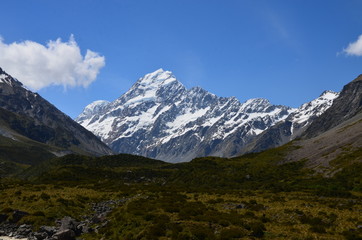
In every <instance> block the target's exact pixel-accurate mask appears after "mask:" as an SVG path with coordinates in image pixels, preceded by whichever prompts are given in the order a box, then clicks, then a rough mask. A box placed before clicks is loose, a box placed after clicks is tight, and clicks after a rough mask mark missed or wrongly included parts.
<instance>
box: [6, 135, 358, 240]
mask: <svg viewBox="0 0 362 240" xmlns="http://www.w3.org/2000/svg"><path fill="white" fill-rule="evenodd" d="M300 141H301V140H300ZM300 149H303V147H301V146H296V145H295V143H294V142H292V143H290V144H287V145H284V146H282V147H279V148H276V149H271V150H267V151H265V152H262V153H254V154H248V155H244V156H241V157H237V158H232V159H223V158H215V157H207V158H199V159H194V160H193V161H191V162H188V163H179V164H171V163H166V162H162V161H158V160H153V159H148V158H144V157H139V156H133V155H124V154H123V155H115V156H104V157H98V158H95V157H87V156H80V155H68V156H64V157H61V158H55V159H53V160H51V161H46V162H43V163H41V164H39V165H36V166H33V167H30V168H28V169H26V170H25V171H23V172H22V173H21V174H18V175H17V177H16V178H3V179H1V181H0V192H1V196H2V199H1V200H0V222H2V223H0V233H1V231H3V232H4V234H5V233H6V234H9V233H13V234H15V235H17V236H28V237H29V236H30V237H31V236H38V238H36V239H45V237H48V236H54V235H56V236H60V235H61V234H68V235H67V236H68V238H64V239H75V238H74V237H75V236H81V238H82V239H257V238H264V239H360V236H361V234H362V229H361V227H360V225H361V224H362V219H361V214H360V213H361V211H362V201H361V200H362V163H361V152H360V150H356V151H354V150H353V151H352V150H351V151H350V152H349V154H345V153H346V152H344V153H343V154H342V155H337V156H336V158H334V161H338V162H341V163H343V164H339V165H338V164H337V165H332V164H331V165H330V167H331V168H333V171H332V169H330V170H328V171H327V172H328V173H331V172H333V174H329V177H325V176H324V175H323V174H319V173H318V171H319V169H315V168H314V166H313V165H310V164H309V163H308V160H307V159H302V160H300V161H294V162H288V161H287V160H288V156H290V154H293V153H296V152H297V151H299V150H300ZM345 151H347V150H345ZM358 151H359V152H358ZM337 167H338V169H337ZM327 168H328V167H326V169H327ZM316 170H318V171H316ZM19 212H20V213H22V214H20V216H19ZM66 216H68V217H66ZM24 224H25V225H24ZM9 226H12V227H11V229H13V230H10V227H9ZM20 226H22V227H20ZM24 228H25V229H27V230H26V231H25V230H24ZM19 229H20V230H19ZM64 231H65V233H64ZM25 232H27V233H26V234H25ZM22 234H23V235H22ZM39 236H42V237H44V238H42V237H39ZM34 239H35V238H34Z"/></svg>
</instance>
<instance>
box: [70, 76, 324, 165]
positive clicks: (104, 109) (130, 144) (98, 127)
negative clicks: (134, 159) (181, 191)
mask: <svg viewBox="0 0 362 240" xmlns="http://www.w3.org/2000/svg"><path fill="white" fill-rule="evenodd" d="M316 104H319V103H318V102H317V103H316ZM306 108H307V107H306ZM323 110H324V109H320V111H323ZM90 112H91V113H92V114H89V113H90ZM296 112H297V109H293V108H290V107H287V106H280V105H273V104H271V103H270V102H269V101H268V100H267V99H262V98H256V99H250V100H247V101H246V102H244V103H241V102H239V101H238V100H237V99H236V98H235V97H229V98H225V97H218V96H216V95H215V94H212V93H209V92H208V91H206V90H204V89H202V88H200V87H194V88H191V89H186V88H185V87H184V86H183V85H182V84H181V83H180V82H179V81H177V79H176V77H175V76H174V75H173V74H172V73H171V72H170V71H164V70H163V69H158V70H157V71H155V72H153V73H149V74H146V75H145V76H144V77H142V78H140V79H139V80H138V81H137V82H136V83H135V84H134V85H133V86H132V87H131V88H130V89H129V90H128V91H127V92H126V93H125V94H123V95H122V96H121V97H119V98H118V99H116V100H115V101H113V102H109V103H108V102H105V101H96V102H94V103H91V104H90V105H88V106H87V107H86V108H85V109H84V111H83V113H81V114H80V115H79V116H78V117H77V118H76V121H77V122H78V123H80V124H81V125H82V126H84V127H85V128H87V129H88V130H90V131H92V132H93V133H94V134H95V135H97V136H98V137H100V138H101V139H102V140H103V141H104V142H105V143H106V144H107V145H108V146H110V147H111V148H112V149H113V150H114V151H116V152H120V153H131V154H138V155H143V156H147V157H151V158H156V159H160V160H165V161H168V162H180V161H189V160H191V159H193V158H195V157H201V156H207V155H213V156H222V157H230V156H234V155H235V154H237V153H239V151H240V149H242V148H243V147H244V146H246V145H247V144H248V143H249V142H251V141H252V140H253V139H254V138H255V137H256V136H257V135H259V134H260V133H262V132H264V131H265V130H267V129H269V128H270V127H272V126H274V125H275V124H277V123H279V122H281V121H283V120H285V119H286V118H287V117H289V116H290V115H291V114H293V113H294V114H296ZM311 114H312V113H311ZM303 117H306V118H309V117H310V116H309V115H305V114H304V115H303Z"/></svg>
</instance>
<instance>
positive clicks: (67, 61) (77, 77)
mask: <svg viewBox="0 0 362 240" xmlns="http://www.w3.org/2000/svg"><path fill="white" fill-rule="evenodd" d="M104 65H105V58H104V56H101V55H99V54H98V53H96V52H93V51H91V50H87V51H86V54H85V56H82V54H81V51H80V48H79V46H78V44H77V42H76V41H75V40H74V37H73V35H72V36H70V38H69V40H68V41H67V42H63V41H62V40H61V39H60V38H58V39H57V40H55V41H52V40H50V41H49V42H48V43H47V44H46V45H42V44H40V43H37V42H33V41H23V42H13V43H10V44H6V43H4V40H3V39H2V38H0V67H2V68H3V69H4V70H5V71H7V72H8V73H9V74H11V75H12V76H13V77H15V78H17V79H18V80H19V81H21V82H22V83H23V84H24V85H25V86H27V87H29V88H31V89H32V90H39V89H41V88H45V87H47V86H50V85H59V86H63V87H64V88H66V87H75V86H83V87H87V86H88V85H89V84H91V83H92V82H93V81H94V80H95V79H96V77H97V75H98V73H99V71H100V69H101V68H102V67H103V66H104Z"/></svg>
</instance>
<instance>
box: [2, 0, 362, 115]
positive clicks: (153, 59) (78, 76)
mask: <svg viewBox="0 0 362 240" xmlns="http://www.w3.org/2000/svg"><path fill="white" fill-rule="evenodd" d="M1 9H2V11H1V15H0V18H1V19H0V36H1V37H2V40H1V47H0V67H2V68H4V70H5V71H7V72H8V73H9V74H11V75H13V76H14V77H17V78H18V79H19V80H20V81H23V82H24V81H27V80H25V79H21V77H22V78H25V77H24V76H29V79H33V81H34V82H33V83H34V85H33V86H36V87H33V89H35V90H37V91H38V92H39V93H40V94H41V95H42V96H43V97H44V98H46V99H47V100H48V101H50V102H51V103H53V104H54V105H55V106H57V107H58V108H59V109H60V110H62V111H64V112H65V113H67V114H68V115H70V116H71V117H76V116H77V115H78V114H79V113H80V112H81V111H82V110H83V108H84V107H85V106H86V105H87V104H89V103H91V102H92V101H94V100H99V99H105V100H109V101H112V100H114V99H116V98H117V97H119V96H120V95H121V94H123V93H124V92H126V91H127V90H128V89H129V88H130V87H131V86H132V84H133V83H134V82H135V81H136V80H137V79H138V78H140V77H142V76H143V75H145V74H146V73H149V72H153V71H155V70H156V69H158V68H163V69H165V70H170V71H172V72H173V73H174V75H175V76H176V77H177V79H178V80H179V81H181V82H182V83H183V84H184V85H185V86H186V87H189V88H190V87H193V86H201V87H202V88H204V89H206V90H208V91H210V92H212V93H215V94H217V95H219V96H224V97H229V96H235V97H237V98H238V99H239V100H240V101H242V102H243V101H245V100H247V99H249V98H256V97H263V98H267V99H269V100H270V101H271V102H272V103H274V104H283V105H288V106H292V107H298V106H299V105H301V104H302V103H304V102H307V101H310V100H312V99H314V98H316V97H318V96H319V95H320V94H321V93H322V92H323V91H324V90H335V91H340V90H341V88H342V87H343V85H345V84H346V83H348V82H349V81H351V80H353V79H354V78H355V77H357V76H358V75H359V74H361V73H362V56H360V55H362V53H361V54H359V53H360V52H359V51H360V50H359V46H357V45H356V46H355V49H354V50H353V49H352V50H351V49H349V48H348V46H349V44H350V43H353V42H356V41H357V40H358V38H359V36H360V35H361V34H362V18H361V16H360V15H361V12H362V1H359V0H356V1H354V0H347V1H346V0H340V1H333V0H331V1H325V0H290V1H289V0H288V1H287V0H284V1H274V0H269V1H266V0H265V1H262V0H249V1H248V0H225V1H221V0H219V1H213V0H207V1H206V0H202V1H201V0H193V1H191V0H183V1H177V0H124V1H122V0H107V1H101V0H77V1H74V0H62V1H55V0H54V1H49V0H23V1H20V0H3V1H1ZM59 38H60V39H61V40H58V41H57V39H59ZM361 42H362V38H361ZM356 44H357V43H356ZM19 46H20V47H19ZM77 49H78V50H80V53H77V51H76V50H77ZM88 49H89V50H90V51H91V52H88V53H87V50H88ZM348 49H349V50H351V51H350V52H348V51H347V50H348ZM1 51H3V53H2V52H1ZM5 51H6V52H5ZM361 51H362V50H361ZM1 56H3V57H1ZM44 56H45V57H46V60H44V59H41V58H42V57H44ZM49 59H50V60H49ZM87 59H88V60H87ZM48 62H51V63H52V64H50V65H49V66H48ZM77 64H78V65H77ZM45 65H46V66H45ZM74 65H77V66H79V67H77V68H76V69H74V67H72V66H74ZM5 66H7V67H5ZM59 66H62V67H61V68H59ZM9 69H10V70H11V71H10V70H9ZM63 69H64V71H63ZM79 69H80V70H79ZM25 73H26V74H25ZM63 73H64V74H63ZM41 74H43V76H41ZM36 81H38V82H37V83H36Z"/></svg>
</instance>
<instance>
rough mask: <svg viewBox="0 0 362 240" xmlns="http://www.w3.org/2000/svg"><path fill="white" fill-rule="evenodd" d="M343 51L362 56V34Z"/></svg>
mask: <svg viewBox="0 0 362 240" xmlns="http://www.w3.org/2000/svg"><path fill="white" fill-rule="evenodd" d="M343 52H344V53H345V54H347V55H354V56H362V35H360V36H359V37H358V39H357V41H355V42H352V43H350V44H349V45H348V47H347V48H345V49H343Z"/></svg>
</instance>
